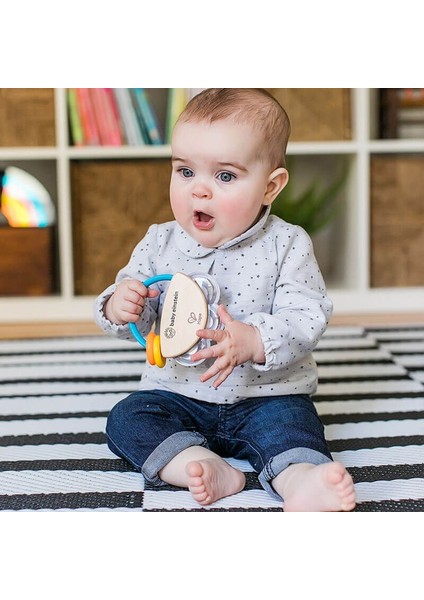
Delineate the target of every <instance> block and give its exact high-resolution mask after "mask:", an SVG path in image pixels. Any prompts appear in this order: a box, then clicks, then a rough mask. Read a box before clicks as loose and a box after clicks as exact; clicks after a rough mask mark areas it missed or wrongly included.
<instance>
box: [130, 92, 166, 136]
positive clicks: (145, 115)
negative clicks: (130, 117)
mask: <svg viewBox="0 0 424 600" xmlns="http://www.w3.org/2000/svg"><path fill="white" fill-rule="evenodd" d="M131 94H132V97H133V105H134V109H135V111H136V115H137V118H138V120H139V123H140V125H141V127H143V130H144V132H145V135H146V138H147V143H150V144H154V145H158V144H163V137H162V134H161V132H160V129H159V122H158V119H157V116H156V113H155V111H154V109H153V106H152V104H151V103H150V101H149V98H148V97H147V93H146V90H145V89H144V88H132V89H131Z"/></svg>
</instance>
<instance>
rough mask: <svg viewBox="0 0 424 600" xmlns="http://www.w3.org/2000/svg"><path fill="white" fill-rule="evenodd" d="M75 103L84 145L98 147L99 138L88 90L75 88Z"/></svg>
mask: <svg viewBox="0 0 424 600" xmlns="http://www.w3.org/2000/svg"><path fill="white" fill-rule="evenodd" d="M77 101H78V106H79V111H80V115H81V122H82V127H83V131H84V143H85V145H87V146H98V145H99V144H100V137H99V132H98V130H97V123H96V118H95V115H94V110H93V106H92V104H91V100H90V90H89V89H88V88H77Z"/></svg>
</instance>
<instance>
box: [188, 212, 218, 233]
mask: <svg viewBox="0 0 424 600" xmlns="http://www.w3.org/2000/svg"><path fill="white" fill-rule="evenodd" d="M193 222H194V226H195V227H197V228H198V229H211V228H212V227H213V226H214V223H215V219H214V218H213V217H212V216H211V215H208V214H207V213H204V212H201V211H196V212H195V213H194V217H193Z"/></svg>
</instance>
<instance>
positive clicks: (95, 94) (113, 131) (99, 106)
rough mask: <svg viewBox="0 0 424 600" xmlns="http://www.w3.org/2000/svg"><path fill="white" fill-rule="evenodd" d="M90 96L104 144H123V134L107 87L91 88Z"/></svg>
mask: <svg viewBox="0 0 424 600" xmlns="http://www.w3.org/2000/svg"><path fill="white" fill-rule="evenodd" d="M90 97H91V100H92V103H93V107H94V114H95V120H96V123H97V128H98V131H99V136H100V141H101V144H102V145H103V146H121V145H122V135H121V130H120V127H119V123H118V121H117V119H116V115H115V111H114V108H113V105H112V102H111V96H110V95H109V93H108V92H107V90H106V89H105V88H91V89H90Z"/></svg>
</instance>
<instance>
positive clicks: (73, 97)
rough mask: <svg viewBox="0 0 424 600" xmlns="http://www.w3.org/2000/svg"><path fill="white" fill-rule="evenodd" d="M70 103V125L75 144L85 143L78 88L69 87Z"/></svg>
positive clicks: (67, 94)
mask: <svg viewBox="0 0 424 600" xmlns="http://www.w3.org/2000/svg"><path fill="white" fill-rule="evenodd" d="M66 99H67V103H68V114H69V125H70V130H71V137H72V143H73V145H74V146H83V145H84V132H83V128H82V123H81V115H80V109H79V105H78V100H77V90H76V88H69V89H68V90H67V93H66Z"/></svg>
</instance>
